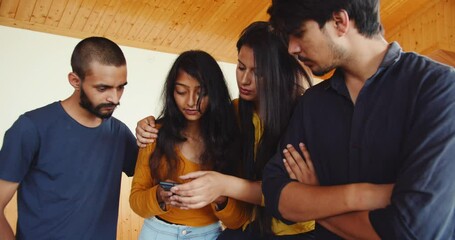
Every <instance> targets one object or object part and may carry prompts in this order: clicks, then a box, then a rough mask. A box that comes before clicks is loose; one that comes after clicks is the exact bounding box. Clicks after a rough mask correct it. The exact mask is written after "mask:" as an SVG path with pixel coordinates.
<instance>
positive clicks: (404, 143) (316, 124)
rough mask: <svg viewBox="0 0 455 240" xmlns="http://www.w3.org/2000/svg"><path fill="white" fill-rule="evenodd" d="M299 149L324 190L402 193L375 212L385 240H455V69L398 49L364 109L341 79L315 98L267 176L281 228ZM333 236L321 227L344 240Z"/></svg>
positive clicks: (300, 113) (269, 200)
mask: <svg viewBox="0 0 455 240" xmlns="http://www.w3.org/2000/svg"><path fill="white" fill-rule="evenodd" d="M299 142H304V143H305V145H306V147H307V148H308V150H309V152H310V154H311V157H312V160H313V162H314V165H315V168H316V172H317V174H318V178H319V182H320V184H321V185H339V184H347V183H358V182H369V183H396V185H395V188H394V191H393V195H392V199H391V202H392V203H391V205H390V206H389V207H387V208H385V209H379V210H375V211H370V215H369V216H370V221H371V223H372V225H373V227H374V229H375V230H376V232H377V233H378V234H379V236H381V238H383V239H400V240H403V239H454V238H455V235H454V232H455V183H454V180H455V70H454V68H451V67H448V66H445V65H441V64H438V63H435V62H433V61H432V60H430V59H428V58H425V57H422V56H419V55H417V54H415V53H405V52H402V51H401V48H400V46H399V45H398V44H397V43H392V44H390V46H389V49H388V52H387V54H386V55H385V58H384V59H383V62H382V63H381V65H380V67H379V69H378V71H377V72H376V73H375V74H374V75H373V76H372V77H371V78H369V79H368V80H367V81H366V83H365V85H364V86H363V88H362V89H361V91H360V93H359V95H358V97H357V101H356V103H355V105H354V104H353V103H352V101H351V99H350V95H349V92H348V89H347V87H346V84H345V81H344V77H343V72H342V70H341V69H338V70H337V71H336V72H335V74H334V76H333V77H332V78H331V79H329V80H326V81H323V82H322V83H320V84H318V85H316V86H314V87H312V88H310V89H309V90H308V91H307V92H306V93H305V94H304V95H303V96H302V97H301V99H299V103H298V105H297V106H296V109H295V111H294V115H293V117H292V119H291V120H290V123H289V126H288V130H287V131H286V133H285V134H284V135H283V138H282V141H281V144H280V148H279V149H278V151H277V154H276V155H275V156H274V157H273V158H272V159H271V160H270V162H269V163H268V165H267V166H266V169H265V170H264V176H263V192H264V196H265V201H266V207H267V208H268V209H269V210H270V211H271V213H272V214H273V215H274V216H276V217H278V218H280V219H282V217H281V215H280V213H279V211H278V201H279V195H280V193H281V190H282V188H283V187H284V186H285V185H286V184H287V183H289V182H290V181H291V180H290V179H289V177H288V174H287V172H286V170H285V168H284V166H283V163H282V159H283V156H282V149H284V146H285V144H288V143H290V144H293V145H294V146H296V147H297V144H298V143H299ZM326 233H327V232H326V230H325V229H323V228H322V227H321V226H319V225H318V226H317V228H316V236H323V237H320V239H324V240H326V239H337V238H336V237H335V235H332V236H327V235H326ZM328 235H331V234H328Z"/></svg>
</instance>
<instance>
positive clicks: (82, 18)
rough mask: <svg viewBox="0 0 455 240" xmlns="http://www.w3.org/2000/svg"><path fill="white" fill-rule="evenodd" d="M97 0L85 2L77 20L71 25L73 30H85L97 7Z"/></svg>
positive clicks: (85, 0)
mask: <svg viewBox="0 0 455 240" xmlns="http://www.w3.org/2000/svg"><path fill="white" fill-rule="evenodd" d="M95 4H96V0H84V1H83V2H82V4H81V5H80V7H79V11H77V14H76V18H75V19H74V21H73V24H72V25H71V30H74V31H80V32H83V31H82V30H83V29H84V26H85V25H86V24H87V20H88V18H89V16H90V14H91V13H92V11H93V8H94V7H95Z"/></svg>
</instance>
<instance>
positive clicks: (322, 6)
mask: <svg viewBox="0 0 455 240" xmlns="http://www.w3.org/2000/svg"><path fill="white" fill-rule="evenodd" d="M342 9H344V10H346V12H347V13H348V15H349V18H350V19H352V20H354V22H355V25H356V27H357V30H358V31H359V33H360V34H362V35H364V36H365V37H369V38H372V37H374V36H377V35H378V34H382V31H383V29H382V26H381V23H380V20H379V0H324V1H321V0H305V1H302V0H272V5H271V6H270V8H269V9H268V10H267V13H268V14H269V15H270V22H271V24H272V26H273V28H274V29H276V30H277V31H278V32H280V33H282V34H283V35H289V34H291V33H293V32H295V31H296V30H297V29H299V28H300V26H301V24H302V23H303V22H304V21H306V20H314V21H316V22H317V23H318V24H319V27H320V28H322V27H323V26H324V25H325V23H326V22H327V21H329V20H330V19H331V18H332V14H333V13H334V12H338V11H340V10H342Z"/></svg>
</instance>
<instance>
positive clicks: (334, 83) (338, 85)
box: [329, 42, 402, 96]
mask: <svg viewBox="0 0 455 240" xmlns="http://www.w3.org/2000/svg"><path fill="white" fill-rule="evenodd" d="M401 53H402V49H401V46H400V44H398V42H391V43H390V44H389V47H388V49H387V52H386V54H385V56H384V59H383V60H382V62H381V64H380V65H379V68H378V71H377V72H376V73H375V74H373V76H375V75H377V74H378V73H380V72H382V70H384V69H385V68H387V67H390V66H392V65H393V64H395V63H396V62H398V61H399V60H400V57H401ZM329 86H330V87H331V88H333V89H334V90H336V91H337V92H339V93H340V94H342V95H346V96H349V92H348V90H347V88H346V84H345V82H344V75H343V70H342V69H340V68H337V69H336V70H335V72H334V74H333V76H332V77H331V78H330V85H329Z"/></svg>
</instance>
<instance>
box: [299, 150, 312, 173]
mask: <svg viewBox="0 0 455 240" xmlns="http://www.w3.org/2000/svg"><path fill="white" fill-rule="evenodd" d="M299 148H300V150H301V151H302V153H303V157H304V158H305V163H306V165H307V166H308V168H309V169H310V170H311V171H314V166H313V161H312V160H311V156H310V152H308V149H307V148H306V146H305V144H303V143H299Z"/></svg>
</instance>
